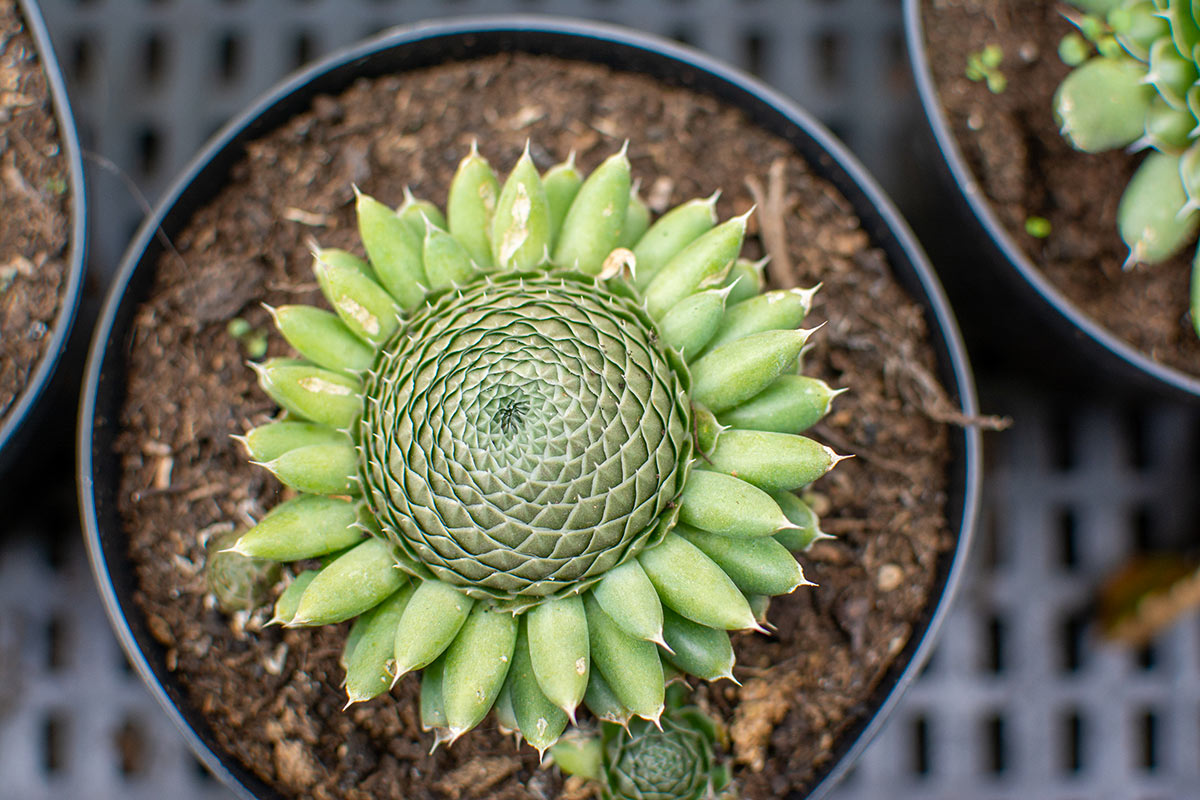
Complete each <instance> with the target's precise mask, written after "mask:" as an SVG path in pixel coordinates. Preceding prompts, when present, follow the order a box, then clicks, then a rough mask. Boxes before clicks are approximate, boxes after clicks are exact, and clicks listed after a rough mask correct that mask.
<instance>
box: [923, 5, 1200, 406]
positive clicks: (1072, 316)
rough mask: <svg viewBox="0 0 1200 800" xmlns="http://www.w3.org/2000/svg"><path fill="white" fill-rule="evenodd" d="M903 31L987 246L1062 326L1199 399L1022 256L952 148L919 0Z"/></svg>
mask: <svg viewBox="0 0 1200 800" xmlns="http://www.w3.org/2000/svg"><path fill="white" fill-rule="evenodd" d="M904 35H905V39H906V43H907V46H908V54H909V61H910V64H911V67H912V73H913V76H914V78H915V79H916V84H917V92H918V94H919V95H920V97H921V106H922V108H923V110H924V112H925V118H926V120H928V122H929V126H930V128H932V129H933V135H934V139H935V140H936V141H937V146H938V150H939V151H940V152H941V155H942V158H943V159H945V162H946V166H947V167H948V168H949V169H950V174H951V175H952V176H953V178H954V183H955V185H956V186H957V187H958V189H959V191H960V192H961V194H962V196H963V198H964V199H965V200H966V202H967V205H968V206H969V207H970V209H971V213H972V214H974V215H975V218H976V220H977V221H978V222H979V224H980V225H981V226H982V227H983V229H984V231H985V233H986V234H987V236H988V238H989V239H991V241H992V244H993V245H995V247H996V249H998V250H999V251H1000V252H1001V253H1002V254H1003V256H1004V258H1005V259H1006V260H1007V261H1008V263H1009V264H1011V265H1012V266H1013V267H1014V268H1015V270H1016V272H1017V274H1018V275H1019V276H1020V277H1021V279H1022V280H1023V281H1024V282H1025V284H1026V287H1027V288H1028V289H1031V290H1032V291H1033V293H1034V294H1036V295H1037V296H1038V298H1040V300H1041V301H1042V302H1043V303H1044V304H1045V305H1046V306H1048V307H1049V308H1050V309H1051V310H1052V311H1053V312H1054V313H1056V314H1059V315H1061V316H1062V317H1063V318H1064V319H1065V321H1066V322H1067V323H1068V324H1070V325H1071V326H1072V327H1074V328H1076V329H1078V330H1079V331H1081V332H1082V333H1083V334H1084V335H1085V336H1086V337H1087V339H1089V340H1091V342H1092V343H1093V345H1094V347H1093V349H1094V350H1095V351H1096V352H1098V353H1100V354H1102V355H1104V356H1105V357H1106V358H1108V359H1119V360H1121V361H1123V362H1125V363H1126V364H1127V365H1128V366H1129V367H1132V368H1133V369H1135V370H1137V371H1138V372H1140V373H1143V374H1144V375H1146V376H1147V377H1148V378H1150V379H1152V380H1153V381H1155V382H1157V383H1159V384H1161V385H1162V386H1163V387H1164V388H1167V389H1169V390H1171V391H1172V392H1174V393H1176V394H1178V395H1180V396H1184V395H1186V396H1190V398H1191V399H1193V400H1195V399H1200V376H1196V375H1190V374H1189V373H1187V372H1184V371H1183V370H1180V369H1177V368H1175V367H1171V366H1168V365H1166V364H1161V363H1159V362H1157V361H1154V360H1153V359H1151V358H1150V357H1149V356H1147V355H1146V354H1145V353H1143V352H1142V351H1141V350H1139V349H1137V348H1136V347H1134V346H1133V345H1132V344H1130V343H1129V342H1126V341H1125V340H1124V339H1121V338H1120V337H1118V336H1116V335H1115V334H1113V333H1112V332H1111V331H1109V330H1108V329H1107V328H1105V327H1104V326H1103V325H1101V324H1099V323H1098V322H1096V321H1095V320H1094V319H1093V318H1092V317H1091V316H1089V315H1088V314H1086V313H1084V312H1083V310H1082V309H1080V308H1079V307H1078V306H1076V305H1075V303H1074V302H1072V301H1071V299H1070V298H1068V297H1067V296H1066V295H1065V294H1063V293H1062V292H1061V291H1060V290H1059V289H1058V287H1056V286H1055V285H1054V284H1053V283H1051V282H1050V280H1049V279H1048V278H1047V277H1046V276H1045V275H1044V274H1043V273H1042V271H1041V270H1040V269H1039V268H1038V267H1037V266H1036V265H1035V264H1034V263H1033V261H1032V260H1031V259H1030V258H1029V256H1027V255H1026V254H1025V251H1024V250H1022V249H1021V248H1020V246H1018V245H1017V243H1016V241H1015V240H1014V239H1013V238H1012V236H1010V235H1009V233H1008V230H1007V229H1006V228H1005V227H1004V225H1003V224H1002V223H1001V222H1000V219H999V217H997V216H996V214H995V212H994V211H993V210H992V203H991V201H990V200H989V199H988V197H987V195H986V194H985V193H984V190H983V187H982V186H981V185H980V184H979V182H978V181H977V180H976V178H975V174H974V172H972V170H971V168H970V166H969V165H968V164H967V161H966V158H965V157H964V156H963V154H962V150H961V149H960V148H959V146H958V139H957V137H955V135H954V132H953V131H952V130H951V129H950V123H949V122H948V121H947V119H946V112H945V109H943V108H942V104H941V102H940V101H939V99H938V93H937V85H936V84H935V83H934V81H933V71H932V70H931V69H930V66H929V59H928V58H927V57H926V52H925V30H924V26H923V24H922V19H921V0H904Z"/></svg>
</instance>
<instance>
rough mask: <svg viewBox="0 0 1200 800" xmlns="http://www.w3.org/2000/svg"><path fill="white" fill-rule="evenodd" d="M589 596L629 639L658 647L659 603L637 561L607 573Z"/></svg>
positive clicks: (631, 561) (654, 590)
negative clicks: (632, 638)
mask: <svg viewBox="0 0 1200 800" xmlns="http://www.w3.org/2000/svg"><path fill="white" fill-rule="evenodd" d="M592 596H593V597H595V598H596V602H598V603H599V604H600V607H601V608H603V609H604V611H605V612H606V613H607V614H608V615H609V616H610V617H611V618H612V620H613V622H615V623H616V624H617V625H619V626H620V627H621V629H622V630H624V631H625V632H626V633H628V634H629V635H630V636H633V637H634V638H637V639H645V640H646V641H649V642H656V643H659V644H661V643H662V603H661V602H660V601H659V598H658V591H657V590H656V589H655V588H654V584H653V583H651V582H650V578H649V577H648V576H647V575H646V571H645V570H644V569H642V565H641V564H640V563H638V561H637V559H631V560H629V561H626V562H625V563H624V564H622V565H621V566H619V567H616V568H615V569H611V570H609V571H608V573H607V574H606V575H605V576H604V577H603V578H602V579H601V580H600V582H599V583H597V584H596V586H595V588H594V589H592Z"/></svg>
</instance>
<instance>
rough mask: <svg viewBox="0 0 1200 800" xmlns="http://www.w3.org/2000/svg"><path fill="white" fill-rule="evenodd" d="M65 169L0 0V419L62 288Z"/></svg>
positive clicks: (11, 17)
mask: <svg viewBox="0 0 1200 800" xmlns="http://www.w3.org/2000/svg"><path fill="white" fill-rule="evenodd" d="M69 190H70V175H69V173H68V166H67V158H66V154H65V153H64V152H63V150H62V148H61V145H60V143H59V138H58V123H57V121H56V120H55V117H54V105H53V102H52V101H51V98H50V87H49V85H48V83H47V82H46V75H45V73H44V72H42V67H41V64H40V63H39V61H38V55H37V48H36V46H35V44H34V41H33V36H32V35H31V34H30V33H29V31H27V30H26V29H25V24H24V21H23V20H22V17H21V12H20V9H18V8H17V4H16V2H15V0H0V209H3V210H4V212H3V214H0V423H3V422H4V419H5V417H6V416H7V414H8V411H9V408H10V407H11V406H12V405H13V403H14V402H15V401H16V399H17V397H18V396H19V395H20V394H21V390H22V389H24V388H25V385H26V384H27V383H28V382H29V376H30V373H32V372H33V370H34V368H35V367H36V366H37V363H38V360H39V359H40V358H41V356H42V353H43V352H44V351H45V349H46V345H47V344H48V343H49V341H50V338H51V336H50V330H51V327H52V326H53V325H54V317H55V315H56V314H57V313H58V307H59V304H60V302H61V301H62V294H63V292H64V291H65V290H66V283H67V281H66V272H67V264H66V258H67V246H68V244H69V243H70V234H71V198H70V194H69Z"/></svg>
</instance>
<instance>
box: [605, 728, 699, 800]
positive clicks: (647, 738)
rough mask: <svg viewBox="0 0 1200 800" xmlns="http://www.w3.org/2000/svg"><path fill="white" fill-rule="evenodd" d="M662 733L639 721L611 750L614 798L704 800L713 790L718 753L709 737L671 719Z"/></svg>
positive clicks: (609, 777)
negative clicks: (712, 746)
mask: <svg viewBox="0 0 1200 800" xmlns="http://www.w3.org/2000/svg"><path fill="white" fill-rule="evenodd" d="M662 723H663V729H662V730H657V729H655V728H654V727H653V726H652V725H651V724H650V723H648V722H646V721H645V720H637V721H635V722H634V723H633V724H632V725H631V726H630V732H629V733H625V732H624V731H617V732H614V733H613V734H612V735H611V736H610V738H609V739H608V742H607V744H606V748H607V753H606V756H605V760H606V762H607V771H606V775H605V778H606V784H607V785H606V790H607V793H608V796H610V797H616V798H636V800H699V798H701V797H703V796H705V795H706V794H707V791H708V789H709V786H710V780H711V770H712V748H711V746H710V744H709V743H708V741H707V740H706V739H705V736H704V733H703V732H702V731H701V730H699V729H696V728H692V727H690V726H688V725H686V724H681V723H680V722H676V721H675V720H674V719H671V718H666V719H664V720H663V721H662Z"/></svg>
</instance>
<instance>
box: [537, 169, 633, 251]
mask: <svg viewBox="0 0 1200 800" xmlns="http://www.w3.org/2000/svg"><path fill="white" fill-rule="evenodd" d="M632 182H633V179H632V177H631V176H630V166H629V159H628V158H627V157H626V156H625V148H621V151H620V152H619V153H616V154H615V155H612V156H609V157H608V158H607V159H605V160H604V163H602V164H601V165H600V166H598V167H597V168H596V170H595V171H594V172H593V173H592V174H591V175H589V176H588V177H587V180H585V181H584V182H583V185H582V186H580V187H579V191H578V193H576V195H575V198H574V199H573V200H572V202H571V205H570V207H569V208H568V209H567V214H566V217H565V218H564V219H563V223H562V230H561V231H560V232H559V236H558V244H557V245H555V248H554V263H555V264H558V265H559V266H562V267H567V268H569V269H576V270H579V271H580V272H582V273H584V274H586V275H599V274H600V269H601V267H603V266H604V260H605V259H606V258H607V257H608V254H609V253H611V252H612V251H613V249H614V248H616V246H617V244H618V242H619V241H620V239H621V229H622V228H623V227H624V226H625V211H626V209H627V208H628V207H629V190H630V187H631V185H632Z"/></svg>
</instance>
